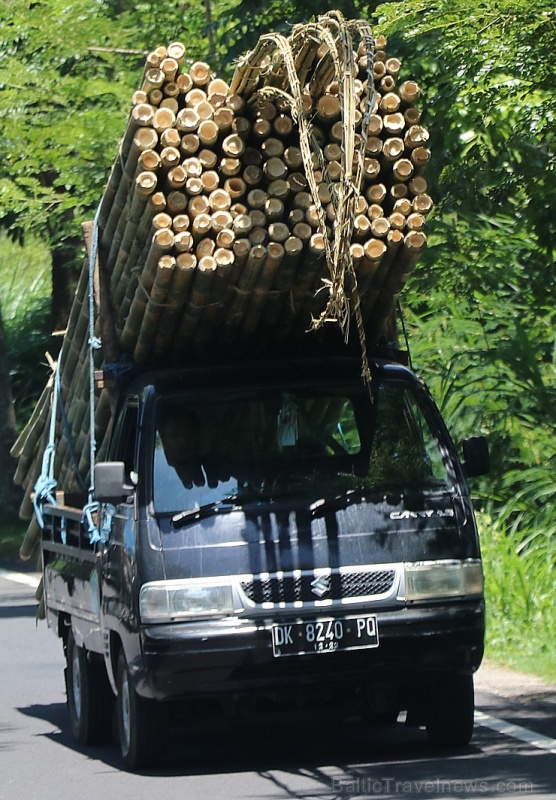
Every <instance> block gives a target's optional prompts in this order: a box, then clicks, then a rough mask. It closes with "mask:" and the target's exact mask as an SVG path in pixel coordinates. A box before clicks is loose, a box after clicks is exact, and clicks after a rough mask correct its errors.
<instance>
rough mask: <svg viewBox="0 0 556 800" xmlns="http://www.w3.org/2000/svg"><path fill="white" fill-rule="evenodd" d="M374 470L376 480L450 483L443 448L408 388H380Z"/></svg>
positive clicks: (374, 479) (374, 447) (379, 481)
mask: <svg viewBox="0 0 556 800" xmlns="http://www.w3.org/2000/svg"><path fill="white" fill-rule="evenodd" d="M370 472H371V476H372V479H373V482H375V483H382V482H387V483H390V482H392V483H396V484H406V485H415V484H418V485H425V484H428V483H433V484H444V485H446V481H447V476H446V470H445V467H444V463H443V460H442V454H441V452H440V448H439V446H438V443H437V441H436V439H435V438H434V437H433V435H432V433H431V431H430V429H429V427H428V425H427V422H426V420H425V419H424V417H423V415H422V412H421V410H420V408H419V406H418V405H417V402H416V400H415V398H414V397H413V395H412V393H411V392H410V391H408V390H403V389H401V388H399V387H392V386H388V385H385V386H382V387H381V388H380V391H379V396H378V415H377V425H376V430H375V436H374V443H373V453H372V456H371V470H370Z"/></svg>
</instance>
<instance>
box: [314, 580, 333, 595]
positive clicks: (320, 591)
mask: <svg viewBox="0 0 556 800" xmlns="http://www.w3.org/2000/svg"><path fill="white" fill-rule="evenodd" d="M329 589H330V578H329V577H328V575H319V577H318V578H315V580H314V581H311V591H312V592H313V594H316V596H317V597H324V595H325V594H326V593H327V592H328V591H329Z"/></svg>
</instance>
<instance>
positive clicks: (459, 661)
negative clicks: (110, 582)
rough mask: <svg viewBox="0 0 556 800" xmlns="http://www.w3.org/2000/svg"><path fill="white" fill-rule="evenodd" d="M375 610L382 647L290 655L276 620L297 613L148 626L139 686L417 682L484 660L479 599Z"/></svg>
mask: <svg viewBox="0 0 556 800" xmlns="http://www.w3.org/2000/svg"><path fill="white" fill-rule="evenodd" d="M373 611H374V609H373ZM351 613H353V612H351ZM375 613H376V616H377V623H378V631H379V646H378V647H375V648H368V649H361V650H352V651H343V652H342V651H340V652H330V653H328V652H327V653H319V654H310V655H299V656H288V657H285V658H284V657H283V658H276V657H274V655H273V650H272V636H271V627H272V624H273V623H276V622H280V623H281V624H282V623H284V622H288V621H289V622H292V621H294V619H293V618H290V619H289V620H287V619H282V618H280V619H279V620H278V619H272V618H268V619H266V620H260V619H258V620H256V621H254V620H239V619H236V618H230V619H225V620H210V621H199V622H188V623H179V624H162V625H149V626H144V627H143V628H142V629H141V648H142V659H141V660H142V668H141V669H140V670H138V673H137V674H136V677H137V690H138V691H139V692H140V693H141V694H143V695H144V696H147V697H153V698H157V699H161V700H162V699H170V698H187V697H199V696H203V695H206V696H214V695H224V694H226V693H250V694H252V693H254V692H255V693H256V692H266V691H273V690H278V691H283V690H297V689H303V688H306V687H312V688H315V687H318V686H322V687H324V686H332V685H338V684H342V685H344V686H355V685H358V686H365V685H368V684H369V683H370V682H388V683H389V684H390V685H396V686H398V687H411V686H413V685H420V684H422V683H423V681H425V682H427V681H429V682H431V681H434V680H435V678H436V677H437V676H438V675H439V674H442V673H454V672H459V673H472V672H474V671H475V670H476V669H477V668H478V667H479V665H480V663H481V659H482V655H483V640H484V603H483V602H482V601H481V600H473V601H470V600H461V601H458V602H452V603H450V604H443V605H430V606H427V607H422V606H421V607H407V608H403V609H399V610H392V611H383V612H380V611H378V610H377V611H376V612H375ZM336 616H337V617H338V618H339V619H342V616H341V615H336Z"/></svg>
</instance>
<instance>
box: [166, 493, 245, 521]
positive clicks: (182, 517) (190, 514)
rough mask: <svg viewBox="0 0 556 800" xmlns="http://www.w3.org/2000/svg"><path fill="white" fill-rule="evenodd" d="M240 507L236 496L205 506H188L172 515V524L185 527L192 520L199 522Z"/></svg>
mask: <svg viewBox="0 0 556 800" xmlns="http://www.w3.org/2000/svg"><path fill="white" fill-rule="evenodd" d="M239 508H240V506H238V504H237V503H236V498H234V497H225V498H224V499H223V500H216V501H215V502H214V503H206V505H204V506H197V508H188V509H187V510H186V511H180V513H179V514H175V515H174V516H173V517H172V525H173V527H174V528H183V527H184V526H185V525H188V524H189V523H190V522H197V520H199V519H205V518H206V517H211V516H212V515H213V514H218V513H219V512H220V511H225V512H226V513H227V514H229V513H230V511H237V510H238V509H239Z"/></svg>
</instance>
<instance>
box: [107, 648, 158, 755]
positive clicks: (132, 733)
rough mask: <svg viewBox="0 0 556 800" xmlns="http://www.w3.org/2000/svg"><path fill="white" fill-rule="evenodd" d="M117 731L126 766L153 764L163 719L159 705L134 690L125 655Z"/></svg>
mask: <svg viewBox="0 0 556 800" xmlns="http://www.w3.org/2000/svg"><path fill="white" fill-rule="evenodd" d="M117 678H118V700H117V710H118V711H117V713H118V732H119V737H120V750H121V754H122V760H123V763H124V766H125V767H126V769H129V770H138V769H141V768H143V767H149V766H153V765H154V764H155V763H156V762H157V761H158V758H159V756H160V736H159V734H160V732H161V725H160V718H159V715H158V714H157V713H156V712H157V704H155V702H154V701H152V700H146V699H145V698H143V697H141V696H140V695H138V694H137V692H136V691H135V689H134V687H133V684H132V681H131V677H130V674H129V667H128V665H127V662H126V659H125V656H124V654H123V652H122V653H120V658H119V660H118V676H117Z"/></svg>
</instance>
